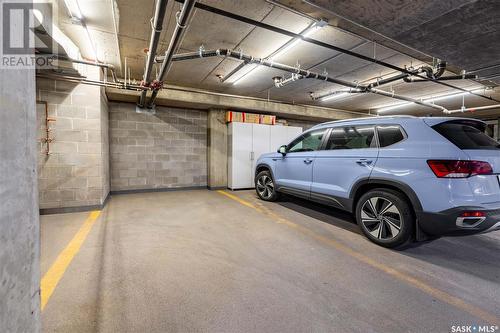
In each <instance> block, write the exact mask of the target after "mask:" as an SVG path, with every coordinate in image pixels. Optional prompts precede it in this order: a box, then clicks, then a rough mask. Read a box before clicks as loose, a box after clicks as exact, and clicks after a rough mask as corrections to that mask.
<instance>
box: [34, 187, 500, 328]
mask: <svg viewBox="0 0 500 333" xmlns="http://www.w3.org/2000/svg"><path fill="white" fill-rule="evenodd" d="M230 193H231V194H232V195H234V196H237V197H239V198H242V199H244V200H245V203H249V204H250V205H253V206H254V207H255V208H252V207H248V206H245V205H243V204H242V203H240V202H238V201H236V200H234V199H231V198H229V197H227V196H224V195H222V194H220V193H218V192H210V191H203V190H200V191H180V192H164V193H150V194H149V193H148V194H129V195H119V196H113V197H112V198H111V200H110V202H109V204H108V205H107V207H106V208H105V210H104V211H103V212H102V214H101V217H100V218H99V220H98V222H97V223H96V224H95V225H94V227H93V229H92V231H91V232H90V234H89V235H88V237H87V239H86V241H85V243H84V244H83V246H82V248H81V250H80V252H79V253H78V254H77V255H76V256H75V258H74V260H73V261H72V263H71V264H70V266H69V267H68V270H67V271H66V273H65V275H64V276H63V278H62V279H61V281H60V282H59V285H58V286H57V288H56V289H55V292H54V294H53V295H52V297H51V299H50V300H49V302H48V304H47V306H46V307H45V309H44V311H43V314H42V317H43V329H44V332H94V331H99V332H364V333H365V332H449V331H451V326H452V325H459V324H461V325H482V324H494V325H499V324H500V232H496V233H490V234H487V235H477V236H471V237H466V238H442V239H439V240H436V241H433V242H430V243H423V244H419V245H418V246H414V247H411V248H409V249H406V250H403V251H392V250H387V249H384V248H380V247H377V246H376V245H374V244H372V243H370V242H369V241H368V240H366V239H365V238H364V237H363V236H362V235H360V234H359V232H358V231H357V226H355V225H353V224H352V218H351V217H350V215H348V214H345V213H342V212H339V211H334V210H332V209H330V208H327V207H324V206H320V205H315V204H310V203H307V202H305V201H301V200H298V199H292V198H285V200H284V201H282V202H279V203H264V202H261V201H259V200H257V199H256V197H255V195H254V192H253V191H238V192H230ZM87 216H88V213H78V214H64V215H50V216H43V217H42V219H41V223H42V274H44V273H45V272H46V271H47V269H48V268H49V267H50V265H51V264H52V262H53V261H54V260H55V258H56V257H57V254H58V253H59V252H60V251H61V250H62V249H63V248H64V247H65V246H66V244H67V243H68V242H69V240H70V239H71V238H72V237H73V235H74V234H75V233H76V231H77V230H78V229H79V227H80V226H81V224H82V223H83V221H85V219H86V217H87ZM391 269H392V270H391ZM488 316H489V317H488ZM485 317H486V320H487V319H488V318H489V319H491V317H493V319H494V320H495V321H496V322H490V323H487V322H486V320H485Z"/></svg>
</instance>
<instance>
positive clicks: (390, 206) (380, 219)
mask: <svg viewBox="0 0 500 333" xmlns="http://www.w3.org/2000/svg"><path fill="white" fill-rule="evenodd" d="M361 223H363V226H364V227H365V229H366V230H367V231H368V232H369V233H370V234H371V235H372V236H373V237H375V238H377V239H380V240H390V239H393V238H395V237H396V236H397V235H398V234H399V233H400V232H401V226H402V224H401V213H400V212H399V209H398V208H397V207H396V205H394V203H393V202H392V201H390V200H388V199H386V198H382V197H373V198H370V199H368V200H366V201H365V203H364V204H363V206H362V207H361Z"/></svg>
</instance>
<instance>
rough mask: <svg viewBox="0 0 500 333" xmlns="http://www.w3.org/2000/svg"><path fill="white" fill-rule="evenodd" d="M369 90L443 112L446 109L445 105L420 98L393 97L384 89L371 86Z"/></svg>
mask: <svg viewBox="0 0 500 333" xmlns="http://www.w3.org/2000/svg"><path fill="white" fill-rule="evenodd" d="M370 92H371V93H374V94H377V95H382V96H386V97H391V98H397V99H400V100H403V101H408V102H412V103H415V104H418V105H422V106H426V107H429V108H433V109H437V110H439V111H442V112H445V113H446V112H447V111H448V109H446V108H445V107H443V106H441V105H437V104H434V103H429V102H425V101H422V100H418V99H415V98H411V97H406V96H401V95H398V97H395V95H394V94H393V93H392V92H388V91H385V90H380V89H375V88H371V89H370Z"/></svg>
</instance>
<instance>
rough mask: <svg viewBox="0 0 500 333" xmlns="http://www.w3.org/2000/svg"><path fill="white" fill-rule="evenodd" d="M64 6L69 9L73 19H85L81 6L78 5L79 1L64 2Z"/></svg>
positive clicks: (67, 0) (69, 0)
mask: <svg viewBox="0 0 500 333" xmlns="http://www.w3.org/2000/svg"><path fill="white" fill-rule="evenodd" d="M64 4H65V5H66V8H67V9H68V12H69V16H71V18H73V17H76V18H77V19H79V20H81V19H82V18H83V15H82V12H81V10H80V6H79V5H78V0H64Z"/></svg>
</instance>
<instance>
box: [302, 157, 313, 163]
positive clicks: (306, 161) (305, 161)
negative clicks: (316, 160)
mask: <svg viewBox="0 0 500 333" xmlns="http://www.w3.org/2000/svg"><path fill="white" fill-rule="evenodd" d="M312 161H313V160H311V159H309V158H306V159H305V160H304V163H305V164H311V163H312Z"/></svg>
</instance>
